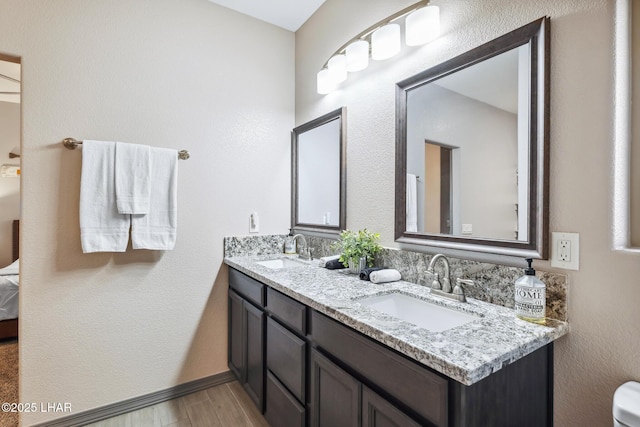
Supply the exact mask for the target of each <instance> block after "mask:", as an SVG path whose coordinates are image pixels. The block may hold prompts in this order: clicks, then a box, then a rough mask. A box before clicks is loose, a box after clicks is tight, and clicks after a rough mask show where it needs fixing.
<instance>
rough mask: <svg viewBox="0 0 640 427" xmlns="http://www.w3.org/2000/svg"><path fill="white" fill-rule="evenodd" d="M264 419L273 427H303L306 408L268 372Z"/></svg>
mask: <svg viewBox="0 0 640 427" xmlns="http://www.w3.org/2000/svg"><path fill="white" fill-rule="evenodd" d="M264 417H265V419H266V420H267V422H268V423H269V425H271V426H282V427H303V426H304V425H305V417H306V414H305V408H304V406H302V405H301V404H300V403H299V402H298V401H297V400H296V399H295V398H294V397H293V396H291V394H290V393H289V392H288V391H287V389H286V388H285V387H284V386H283V385H282V384H281V383H280V381H278V379H277V378H276V377H274V376H273V374H271V372H269V371H267V405H266V410H265V412H264Z"/></svg>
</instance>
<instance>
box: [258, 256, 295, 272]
mask: <svg viewBox="0 0 640 427" xmlns="http://www.w3.org/2000/svg"><path fill="white" fill-rule="evenodd" d="M256 264H258V265H261V266H263V267H267V268H270V269H272V270H280V269H282V268H291V267H303V266H304V264H303V263H301V262H300V261H294V260H292V259H288V258H278V259H268V260H266V261H256Z"/></svg>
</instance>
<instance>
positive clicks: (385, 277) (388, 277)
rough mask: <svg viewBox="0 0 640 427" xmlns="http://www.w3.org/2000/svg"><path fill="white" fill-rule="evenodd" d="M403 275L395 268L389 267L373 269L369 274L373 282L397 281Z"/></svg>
mask: <svg viewBox="0 0 640 427" xmlns="http://www.w3.org/2000/svg"><path fill="white" fill-rule="evenodd" d="M401 278H402V277H401V275H400V272H399V271H398V270H396V269H393V268H387V269H385V270H378V271H373V272H371V274H370V275H369V280H370V281H371V282H373V283H387V282H396V281H398V280H400V279H401Z"/></svg>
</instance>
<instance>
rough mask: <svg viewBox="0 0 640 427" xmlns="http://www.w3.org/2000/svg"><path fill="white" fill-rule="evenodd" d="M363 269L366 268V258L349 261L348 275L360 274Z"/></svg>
mask: <svg viewBox="0 0 640 427" xmlns="http://www.w3.org/2000/svg"><path fill="white" fill-rule="evenodd" d="M365 268H367V257H362V258H360V259H359V260H358V259H355V258H354V259H350V260H349V273H351V274H360V272H361V271H362V270H363V269H365Z"/></svg>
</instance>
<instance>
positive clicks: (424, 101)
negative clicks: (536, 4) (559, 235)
mask: <svg viewBox="0 0 640 427" xmlns="http://www.w3.org/2000/svg"><path fill="white" fill-rule="evenodd" d="M548 187H549V18H541V19H539V20H537V21H535V22H532V23H531V24H528V25H526V26H524V27H521V28H519V29H517V30H514V31H512V32H510V33H508V34H506V35H504V36H502V37H499V38H497V39H495V40H493V41H491V42H489V43H486V44H484V45H482V46H479V47H477V48H475V49H473V50H471V51H469V52H466V53H464V54H462V55H460V56H458V57H455V58H453V59H451V60H449V61H446V62H444V63H442V64H439V65H436V66H434V67H433V68H430V69H428V70H426V71H424V72H421V73H419V74H417V75H415V76H413V77H410V78H408V79H406V80H403V81H401V82H399V83H398V84H397V87H396V207H395V212H396V214H395V238H396V241H398V242H400V243H412V244H418V245H428V246H434V247H439V248H451V249H459V250H468V251H476V252H484V253H492V254H498V255H507V256H522V257H530V258H540V259H547V257H548V248H547V246H548V244H547V240H548V211H549V202H548V201H549V191H548Z"/></svg>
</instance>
